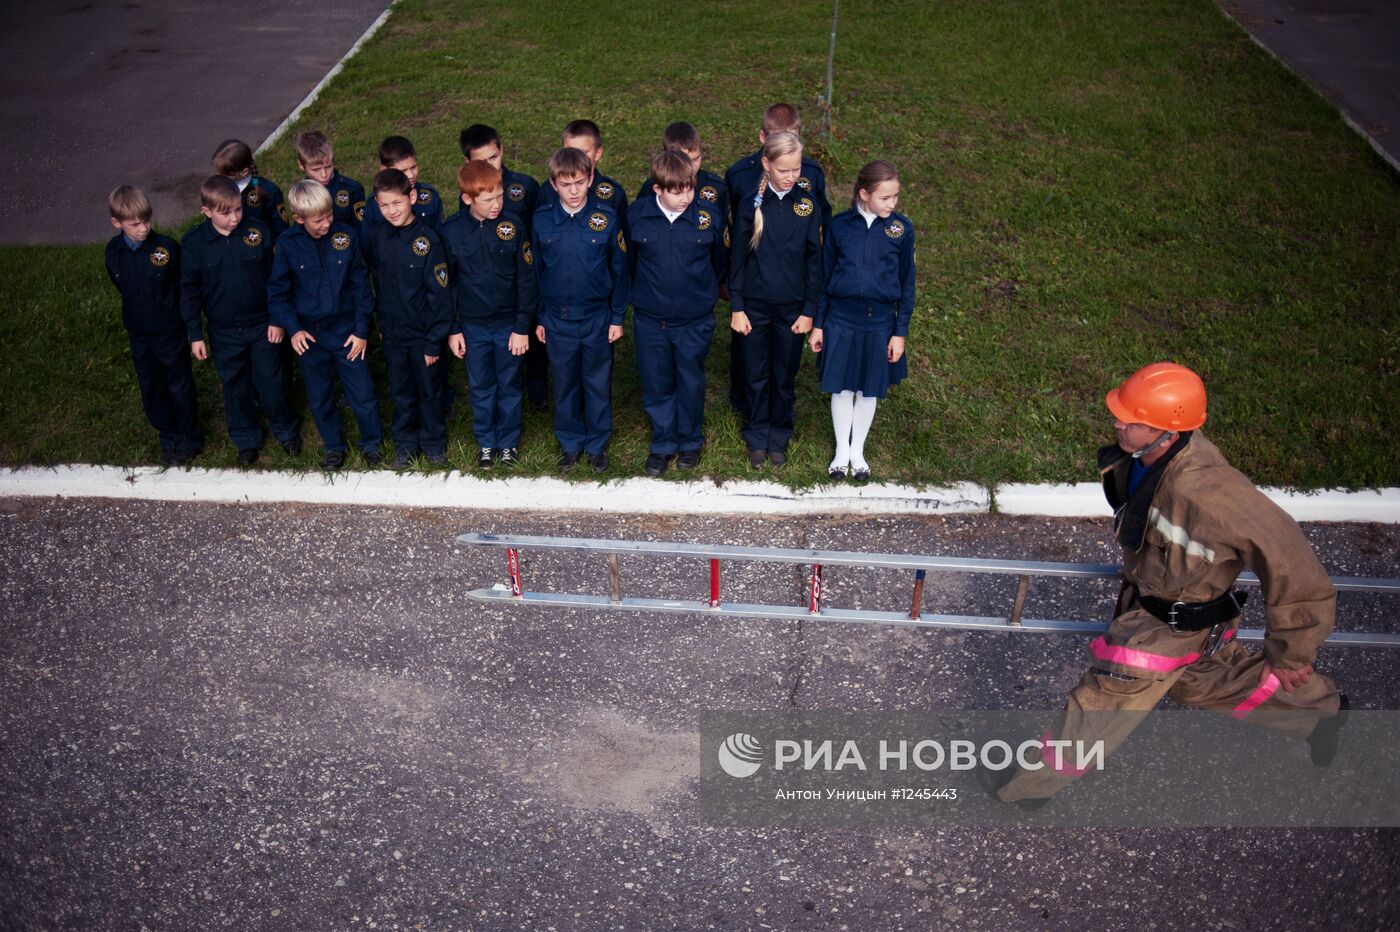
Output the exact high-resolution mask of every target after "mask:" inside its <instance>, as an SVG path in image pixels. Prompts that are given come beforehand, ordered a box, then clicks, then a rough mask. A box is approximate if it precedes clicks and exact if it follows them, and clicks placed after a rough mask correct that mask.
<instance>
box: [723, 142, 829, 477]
mask: <svg viewBox="0 0 1400 932" xmlns="http://www.w3.org/2000/svg"><path fill="white" fill-rule="evenodd" d="M762 163H763V177H762V178H761V179H760V180H759V182H758V189H757V190H756V191H754V192H752V193H750V192H748V191H745V192H743V196H742V198H741V199H740V201H739V209H738V213H737V214H736V215H735V217H734V255H733V258H732V259H731V261H730V264H729V306H730V309H731V311H732V314H731V316H730V326H731V327H732V328H733V329H734V330H735V332H737V333H741V334H744V335H745V339H744V341H743V347H744V372H743V374H744V380H745V382H747V383H748V384H747V388H746V390H745V392H744V397H745V400H746V401H747V402H748V406H747V407H748V410H747V411H745V412H744V414H745V418H744V421H745V423H744V443H745V444H746V445H747V446H748V448H749V465H750V466H752V467H754V468H755V469H758V468H760V467H761V466H763V462H764V460H765V459H767V460H769V461H770V462H772V464H773V465H774V466H782V465H783V464H784V463H786V462H787V448H788V441H789V440H790V439H791V438H792V426H793V409H794V406H795V405H796V403H797V388H796V385H797V366H798V363H800V362H801V361H802V340H803V337H804V335H805V334H807V333H808V332H810V331H811V329H812V321H813V318H814V317H815V315H816V308H817V297H818V295H820V294H821V288H822V239H821V228H822V211H821V208H820V207H819V206H818V205H817V202H816V199H815V197H814V196H813V192H812V190H811V184H810V183H808V182H806V180H805V179H804V178H803V177H802V140H801V139H799V138H798V136H797V134H796V133H789V132H774V133H769V134H768V135H767V136H766V137H764V140H763V156H762Z"/></svg>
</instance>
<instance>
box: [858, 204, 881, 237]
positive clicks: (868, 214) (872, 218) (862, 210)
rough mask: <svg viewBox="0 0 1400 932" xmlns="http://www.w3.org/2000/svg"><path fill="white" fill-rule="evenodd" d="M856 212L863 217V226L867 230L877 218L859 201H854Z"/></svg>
mask: <svg viewBox="0 0 1400 932" xmlns="http://www.w3.org/2000/svg"><path fill="white" fill-rule="evenodd" d="M856 212H857V213H859V214H860V215H861V216H862V217H864V218H865V228H866V229H867V230H868V229H870V228H871V227H872V226H874V225H875V221H876V220H878V219H879V218H878V217H876V216H875V215H874V214H872V213H871V212H870V211H868V210H866V209H865V207H864V206H863V205H862V204H861V202H860V201H856Z"/></svg>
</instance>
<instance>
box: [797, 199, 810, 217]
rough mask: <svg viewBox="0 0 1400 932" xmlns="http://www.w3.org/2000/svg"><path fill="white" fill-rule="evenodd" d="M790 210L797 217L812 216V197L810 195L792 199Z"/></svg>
mask: <svg viewBox="0 0 1400 932" xmlns="http://www.w3.org/2000/svg"><path fill="white" fill-rule="evenodd" d="M792 212H793V213H795V214H797V216H799V217H810V216H812V199H811V198H810V197H800V198H798V199H797V200H795V201H793V202H792Z"/></svg>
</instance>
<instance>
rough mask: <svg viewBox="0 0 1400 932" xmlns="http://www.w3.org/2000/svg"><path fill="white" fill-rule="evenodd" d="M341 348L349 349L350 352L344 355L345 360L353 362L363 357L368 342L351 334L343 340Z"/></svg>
mask: <svg viewBox="0 0 1400 932" xmlns="http://www.w3.org/2000/svg"><path fill="white" fill-rule="evenodd" d="M341 346H348V347H350V352H348V353H346V354H345V358H346V359H348V360H350V361H351V362H354V361H355V360H357V359H363V358H364V357H365V349H366V348H367V347H368V346H369V341H368V340H366V339H364V338H362V337H357V336H355V335H354V334H353V333H352V334H350V335H349V336H348V337H346V338H345V342H344V343H342V344H341Z"/></svg>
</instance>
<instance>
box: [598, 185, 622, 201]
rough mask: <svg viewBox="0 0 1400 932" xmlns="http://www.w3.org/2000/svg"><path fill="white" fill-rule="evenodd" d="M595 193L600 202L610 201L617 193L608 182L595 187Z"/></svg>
mask: <svg viewBox="0 0 1400 932" xmlns="http://www.w3.org/2000/svg"><path fill="white" fill-rule="evenodd" d="M593 193H594V194H596V195H598V200H600V201H610V200H612V198H613V195H614V194H615V193H617V192H615V191H613V186H612V185H610V184H608V183H607V182H606V181H600V182H598V183H597V184H596V185H594V186H593Z"/></svg>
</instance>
